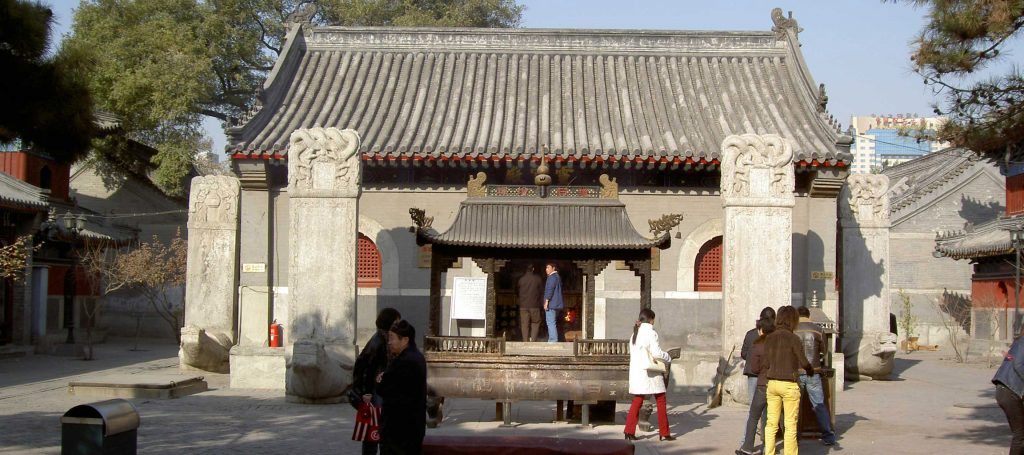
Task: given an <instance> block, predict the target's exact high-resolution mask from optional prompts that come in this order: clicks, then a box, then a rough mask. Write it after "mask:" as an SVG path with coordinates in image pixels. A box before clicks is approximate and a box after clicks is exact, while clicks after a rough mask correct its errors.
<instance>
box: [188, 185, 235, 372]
mask: <svg viewBox="0 0 1024 455" xmlns="http://www.w3.org/2000/svg"><path fill="white" fill-rule="evenodd" d="M239 189H240V186H239V182H238V179H236V178H234V177H230V176H203V177H196V178H194V179H192V187H191V190H190V193H189V205H188V208H189V209H188V239H189V241H188V253H187V254H188V258H187V260H186V261H187V279H188V283H189V284H188V286H186V287H185V326H184V327H182V329H181V351H179V353H178V357H179V359H180V361H181V366H182V368H186V369H189V368H195V369H200V370H206V371H213V372H218V373H227V372H228V369H229V355H228V354H229V350H230V349H231V346H232V345H234V343H235V340H236V339H237V332H236V331H235V329H236V328H235V320H236V316H237V314H238V313H237V309H236V302H235V296H236V285H237V279H238V226H239V224H238V200H239Z"/></svg>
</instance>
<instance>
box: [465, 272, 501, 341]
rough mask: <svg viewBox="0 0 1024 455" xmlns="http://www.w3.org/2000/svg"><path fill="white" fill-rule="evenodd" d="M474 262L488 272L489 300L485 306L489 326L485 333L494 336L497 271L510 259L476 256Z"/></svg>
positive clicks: (487, 335)
mask: <svg viewBox="0 0 1024 455" xmlns="http://www.w3.org/2000/svg"><path fill="white" fill-rule="evenodd" d="M473 262H476V265H477V266H478V267H480V270H483V272H484V273H486V274H487V302H486V307H485V311H486V314H487V322H486V324H485V325H486V326H487V328H486V333H484V336H486V337H493V336H494V323H495V311H497V304H498V291H497V288H496V286H495V279H496V277H495V275H497V273H498V272H500V271H501V269H503V268H504V267H505V264H506V263H508V261H507V260H505V259H494V258H486V259H476V258H474V259H473Z"/></svg>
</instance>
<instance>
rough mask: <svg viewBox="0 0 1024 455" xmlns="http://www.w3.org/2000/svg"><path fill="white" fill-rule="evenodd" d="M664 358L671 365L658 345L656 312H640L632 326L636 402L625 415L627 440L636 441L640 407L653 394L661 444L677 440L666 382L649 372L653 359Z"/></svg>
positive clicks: (631, 387)
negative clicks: (671, 429)
mask: <svg viewBox="0 0 1024 455" xmlns="http://www.w3.org/2000/svg"><path fill="white" fill-rule="evenodd" d="M651 358H655V359H661V360H664V361H665V362H670V361H671V360H672V359H671V357H669V355H668V353H667V352H665V351H662V350H661V346H660V345H659V344H658V332H655V331H654V311H653V310H651V309H650V308H644V309H642V310H640V317H639V318H638V319H637V321H636V323H635V324H634V325H633V338H632V339H631V341H630V344H629V393H630V395H633V403H632V404H631V405H630V406H629V414H626V427H625V428H624V429H623V433H625V435H626V440H627V441H635V440H636V424H637V420H639V418H640V406H642V405H643V404H644V398H645V397H646V396H647V395H654V401H655V403H657V405H658V437H659V439H660V440H662V441H674V440H675V439H676V438H675V437H674V436H672V434H671V433H670V432H669V429H668V409H667V406H666V403H665V381H664V379H663V378H662V376H661V374H660V373H656V372H650V371H647V365H648V364H650V361H651V360H650V359H651Z"/></svg>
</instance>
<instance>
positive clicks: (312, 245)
mask: <svg viewBox="0 0 1024 455" xmlns="http://www.w3.org/2000/svg"><path fill="white" fill-rule="evenodd" d="M359 193H360V163H359V135H358V134H357V133H356V132H355V131H352V130H339V129H337V128H310V129H301V130H296V131H295V132H293V133H292V135H291V138H290V145H289V149H288V200H289V210H288V211H289V216H290V220H289V222H290V224H289V233H288V236H289V238H288V242H289V248H290V252H291V257H290V258H289V259H290V260H289V263H288V293H289V308H288V321H289V322H290V326H289V327H286V328H285V330H286V334H285V339H286V340H291V342H292V343H294V344H293V345H292V349H291V352H290V353H289V354H290V356H289V357H288V373H287V376H286V377H285V390H286V398H287V399H288V400H290V401H295V402H304V403H331V402H338V401H340V400H341V399H342V391H343V390H344V389H345V387H346V386H347V385H348V384H349V382H351V373H349V372H348V371H351V368H352V365H353V364H354V363H355V356H356V349H357V347H356V345H355V333H356V330H355V321H356V318H355V308H356V245H357V236H358V220H359V213H358V198H359Z"/></svg>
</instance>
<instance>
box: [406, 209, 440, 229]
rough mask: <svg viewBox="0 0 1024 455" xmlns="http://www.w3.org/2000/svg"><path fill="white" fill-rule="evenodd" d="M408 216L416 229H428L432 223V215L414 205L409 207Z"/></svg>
mask: <svg viewBox="0 0 1024 455" xmlns="http://www.w3.org/2000/svg"><path fill="white" fill-rule="evenodd" d="M409 217H410V218H412V222H413V224H415V225H416V229H423V230H426V229H430V228H431V225H433V224H434V217H432V216H427V212H426V211H425V210H423V209H418V208H416V207H411V208H409Z"/></svg>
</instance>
